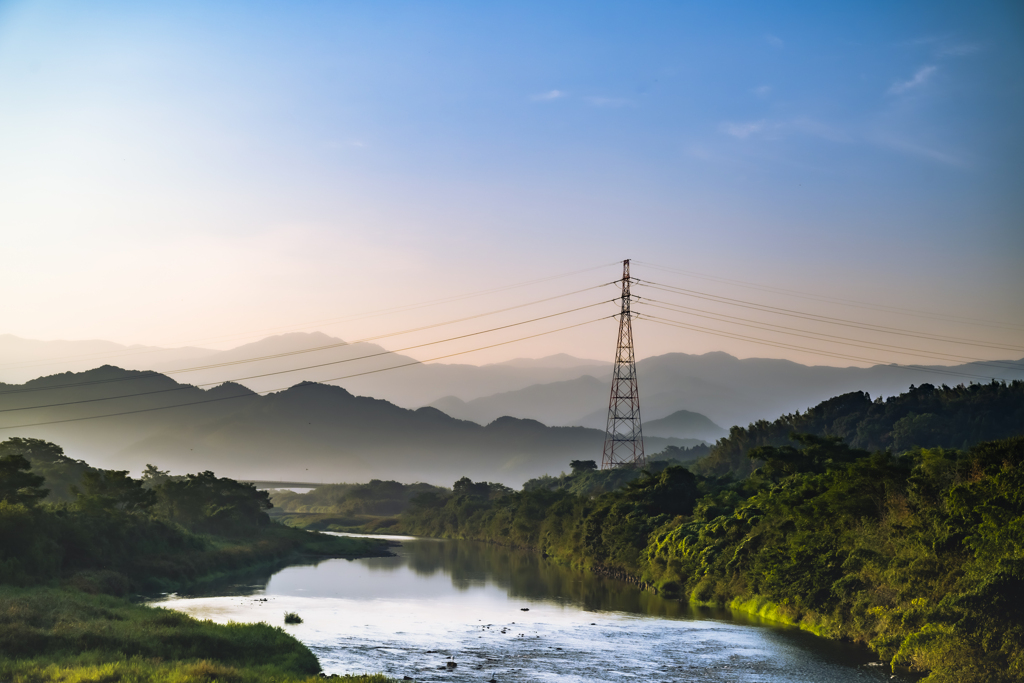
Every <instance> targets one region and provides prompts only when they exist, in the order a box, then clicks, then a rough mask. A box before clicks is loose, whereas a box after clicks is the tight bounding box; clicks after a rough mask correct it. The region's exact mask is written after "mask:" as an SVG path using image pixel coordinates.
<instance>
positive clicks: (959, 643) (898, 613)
mask: <svg viewBox="0 0 1024 683" xmlns="http://www.w3.org/2000/svg"><path fill="white" fill-rule="evenodd" d="M788 441H789V442H790V444H792V445H782V446H764V447H761V448H758V449H755V450H752V451H751V452H750V453H749V454H748V457H749V458H750V459H751V460H753V461H756V462H759V463H761V465H760V467H758V468H757V469H756V470H755V471H754V473H753V476H751V477H749V478H747V479H745V480H742V481H736V480H733V479H731V478H728V477H726V478H714V477H711V478H705V477H701V476H697V475H694V474H691V473H690V472H689V471H688V470H686V469H684V468H681V467H669V468H666V469H665V470H663V471H661V472H659V473H651V472H648V473H645V474H643V476H640V477H638V478H636V479H634V480H633V481H631V482H630V483H628V484H627V485H625V486H624V487H622V488H621V489H618V490H616V491H613V492H610V493H604V494H601V495H598V496H588V495H577V494H574V493H573V492H572V491H571V488H572V487H571V485H570V486H566V487H562V488H560V489H557V490H551V489H550V488H544V487H535V488H532V489H530V490H524V491H520V492H513V493H503V492H501V493H499V494H498V495H493V492H488V495H482V494H481V492H479V491H474V490H465V491H464V492H463V493H454V494H453V495H451V496H449V497H447V498H445V499H438V500H433V501H418V504H417V505H416V506H415V507H414V509H413V510H411V511H410V512H409V513H408V514H407V515H406V516H405V517H404V518H403V528H404V530H405V531H407V532H411V533H419V534H425V535H434V536H447V537H456V538H474V539H481V540H488V541H493V542H498V543H505V544H511V545H522V546H529V547H533V548H536V549H538V550H539V551H541V552H543V553H544V554H546V555H548V556H551V557H554V558H556V559H559V560H562V561H565V562H568V563H571V564H573V565H576V566H581V567H586V568H590V569H592V570H596V571H599V572H608V573H613V574H617V575H626V576H630V577H634V578H635V579H636V580H637V581H639V582H641V583H643V584H644V585H646V586H649V587H652V588H654V589H655V590H658V591H660V592H662V593H664V594H667V595H669V596H678V597H689V598H690V599H692V600H697V601H702V602H708V603H717V604H731V605H732V606H733V607H734V608H739V609H745V610H748V611H755V612H758V613H760V614H762V615H765V616H770V617H772V618H775V619H780V620H784V621H788V622H791V623H796V624H800V625H801V626H802V627H804V628H808V629H810V630H812V631H814V632H816V633H819V634H821V635H827V636H830V637H835V638H848V639H853V640H857V641H862V642H866V643H868V644H870V645H871V647H872V648H874V649H875V650H876V651H877V652H878V653H879V654H880V656H882V657H883V658H884V659H886V660H887V661H890V662H891V663H892V664H893V665H894V666H906V667H912V668H915V669H918V670H926V671H930V672H931V677H930V679H929V680H930V681H1008V680H1024V644H1022V643H1024V600H1022V598H1024V438H1022V437H1016V438H1013V439H1007V440H1003V441H998V442H989V443H983V444H979V445H976V446H974V447H973V448H971V449H969V450H967V451H961V450H947V449H943V448H932V449H914V450H911V451H909V452H907V453H904V454H902V455H899V456H896V455H893V454H891V453H889V452H887V451H875V452H868V451H866V450H860V449H856V448H852V447H850V446H849V445H848V444H846V443H844V442H843V441H842V440H841V439H839V438H838V437H820V436H815V435H810V434H791V435H790V436H789V439H788ZM591 474H592V471H587V470H583V471H579V472H576V473H574V474H572V475H568V477H567V479H569V480H571V479H573V478H574V477H579V478H585V477H587V476H590V475H591ZM464 489H465V487H464Z"/></svg>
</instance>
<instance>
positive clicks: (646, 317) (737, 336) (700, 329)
mask: <svg viewBox="0 0 1024 683" xmlns="http://www.w3.org/2000/svg"><path fill="white" fill-rule="evenodd" d="M640 319H641V320H650V321H651V322H655V323H658V324H661V325H668V326H670V327H679V328H681V329H685V330H693V331H695V332H704V333H706V334H712V335H715V336H718V337H728V338H730V339H739V340H741V341H750V342H754V343H756V344H761V345H764V346H774V347H777V348H780V349H788V350H791V351H805V352H807V353H813V354H816V355H819V356H829V357H832V358H841V359H844V360H852V361H857V362H861V363H871V364H872V365H876V366H877V365H884V366H890V367H895V368H903V369H907V370H919V371H921V372H933V373H937V374H941V375H951V376H955V377H970V378H974V379H982V380H994V379H995V380H1001V381H1004V382H1009V381H1012V380H1008V379H1006V378H1004V377H993V376H991V375H974V374H971V373H967V372H957V371H955V370H946V369H940V368H934V367H923V366H914V365H900V364H899V363H890V362H885V361H880V360H876V359H873V358H861V357H858V356H852V355H849V354H843V353H832V352H829V351H822V350H820V349H813V348H808V347H805V346H796V345H794V344H787V343H785V342H771V341H768V340H765V339H760V338H758V337H750V336H747V335H740V334H735V333H732V332H723V331H722V330H716V329H714V328H708V327H701V326H699V325H691V324H689V323H684V322H681V321H678V320H672V319H671V318H661V317H658V316H652V315H650V314H647V313H644V314H641V315H640Z"/></svg>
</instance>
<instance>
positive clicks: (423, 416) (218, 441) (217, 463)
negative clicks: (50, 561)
mask: <svg viewBox="0 0 1024 683" xmlns="http://www.w3.org/2000/svg"><path fill="white" fill-rule="evenodd" d="M19 408H28V409H26V410H12V409H19ZM0 411H3V412H0V437H2V438H8V437H11V436H22V437H35V438H42V439H47V440H49V441H53V442H55V443H57V444H60V445H61V446H63V447H64V448H65V450H66V451H67V453H68V455H70V456H71V457H75V458H80V459H83V460H86V461H88V462H89V463H91V464H94V465H96V466H99V467H104V468H113V469H127V470H130V471H133V472H139V471H140V470H141V469H142V468H143V467H144V466H145V465H146V464H147V463H153V464H155V465H157V466H158V467H160V468H162V469H169V470H170V471H171V472H172V473H176V474H180V473H184V472H195V471H201V470H207V469H212V470H214V471H215V472H217V473H218V474H220V475H221V476H231V477H235V478H241V479H256V480H296V479H300V480H303V481H324V482H339V481H348V482H352V481H368V480H369V479H371V478H381V479H399V480H402V481H406V482H413V481H426V482H430V483H435V484H445V485H450V484H451V482H452V481H454V480H455V479H457V478H459V477H461V476H470V477H471V478H474V479H483V480H488V481H499V482H502V483H506V484H508V485H512V486H519V485H521V484H522V483H523V481H525V480H526V479H529V478H532V477H535V476H539V475H542V474H558V473H559V472H561V471H563V470H565V469H567V468H568V464H569V461H570V460H577V459H588V460H594V459H600V454H601V449H602V445H603V442H604V433H603V431H601V430H595V429H586V428H582V427H548V426H546V425H544V424H542V423H540V422H537V421H534V420H523V419H518V418H512V417H502V418H499V419H497V420H494V421H492V422H491V423H489V424H488V425H486V426H481V425H479V424H476V423H474V422H469V421H465V420H457V419H455V418H453V417H450V416H449V415H446V414H445V413H443V412H441V411H440V410H437V409H435V408H430V407H424V408H419V409H416V410H410V409H406V408H401V407H399V406H396V405H394V404H392V403H389V402H388V401H384V400H381V399H374V398H368V397H362V396H354V395H353V394H352V393H350V392H349V391H346V390H345V389H343V388H341V387H337V386H330V385H325V384H318V383H314V382H302V383H299V384H296V385H294V386H292V387H290V388H288V389H286V390H284V391H280V392H275V393H271V394H269V395H266V396H261V395H259V394H256V393H254V392H252V391H251V390H250V389H248V388H246V387H244V386H242V385H239V384H224V385H220V386H217V387H213V388H210V389H208V390H204V389H200V388H197V387H194V386H190V385H183V384H179V383H178V382H176V381H174V380H173V379H171V378H169V377H167V376H165V375H161V374H159V373H152V372H140V371H132V370H123V369H121V368H116V367H113V366H104V367H101V368H97V369H95V370H91V371H88V372H84V373H63V374H60V375H53V376H50V377H44V378H40V379H37V380H33V381H30V382H27V383H25V384H22V385H0ZM117 413H120V414H117ZM97 415H109V417H103V418H100V419H82V418H88V417H92V416H97ZM55 421H56V422H55ZM37 422H55V423H54V424H40V425H37V426H26V427H22V428H16V429H14V428H10V426H11V425H19V424H32V423H37ZM5 427H6V428H5ZM695 443H697V442H696V441H695V440H692V439H690V440H680V439H665V438H651V439H647V440H646V447H647V449H648V451H650V452H651V453H654V452H656V451H659V450H662V449H664V448H665V447H666V446H669V445H681V446H688V445H693V444H695Z"/></svg>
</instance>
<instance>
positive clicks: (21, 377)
mask: <svg viewBox="0 0 1024 683" xmlns="http://www.w3.org/2000/svg"><path fill="white" fill-rule="evenodd" d="M212 353H216V351H213V350H211V349H203V348H198V347H194V346H185V347H181V348H176V349H167V348H161V347H158V346H141V345H137V344H136V345H132V346H125V345H124V344H115V343H114V342H109V341H102V340H98V339H94V340H86V341H60V340H58V341H39V340H36V339H22V338H21V337H16V336H14V335H13V334H0V381H3V382H12V383H16V382H26V381H28V380H30V379H35V378H36V377H44V376H46V375H52V374H55V373H59V372H69V371H70V372H81V371H84V370H91V369H93V368H98V367H99V366H101V365H106V364H107V363H109V362H116V363H117V364H118V365H119V366H121V367H125V368H129V369H133V370H150V369H152V368H154V367H157V366H160V365H169V364H178V363H181V364H186V365H187V364H189V363H190V362H191V361H194V360H196V359H199V358H203V357H205V356H208V355H210V354H212Z"/></svg>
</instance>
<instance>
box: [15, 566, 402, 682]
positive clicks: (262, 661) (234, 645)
mask: <svg viewBox="0 0 1024 683" xmlns="http://www.w3.org/2000/svg"><path fill="white" fill-rule="evenodd" d="M319 671H320V665H319V663H318V662H317V659H316V657H315V656H314V655H313V653H312V652H310V651H309V649H308V648H306V647H305V646H304V645H302V644H301V643H299V642H298V641H297V640H295V639H294V638H292V637H291V636H290V635H288V634H287V633H285V632H284V630H282V629H281V628H277V627H273V626H269V625H267V624H228V625H218V624H215V623H213V622H211V621H199V620H196V619H193V618H191V617H189V616H186V615H184V614H181V613H179V612H174V611H171V610H166V609H161V608H153V607H147V606H144V605H138V604H132V603H130V602H128V601H127V600H124V599H121V598H117V597H114V596H109V595H89V594H87V593H83V592H82V591H80V590H75V589H72V588H67V587H64V588H57V587H50V586H36V587H31V588H16V587H10V586H3V587H0V680H4V681H12V682H15V683H35V682H42V681H61V682H67V683H78V682H83V683H84V682H85V681H95V682H97V683H99V682H100V681H102V682H104V683H114V682H117V681H124V682H125V683H128V682H135V681H138V682H140V683H141V682H143V681H179V682H181V683H192V682H193V681H194V682H196V683H200V682H201V683H209V682H211V681H224V682H232V683H250V682H251V683H257V682H262V681H277V682H278V683H291V682H293V681H294V682H298V681H313V680H322V679H321V678H320V677H319V676H318V675H317V674H318V673H319ZM346 680H352V681H368V682H369V681H374V682H376V681H388V680H391V679H388V678H385V677H383V676H365V677H353V678H349V679H346Z"/></svg>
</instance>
